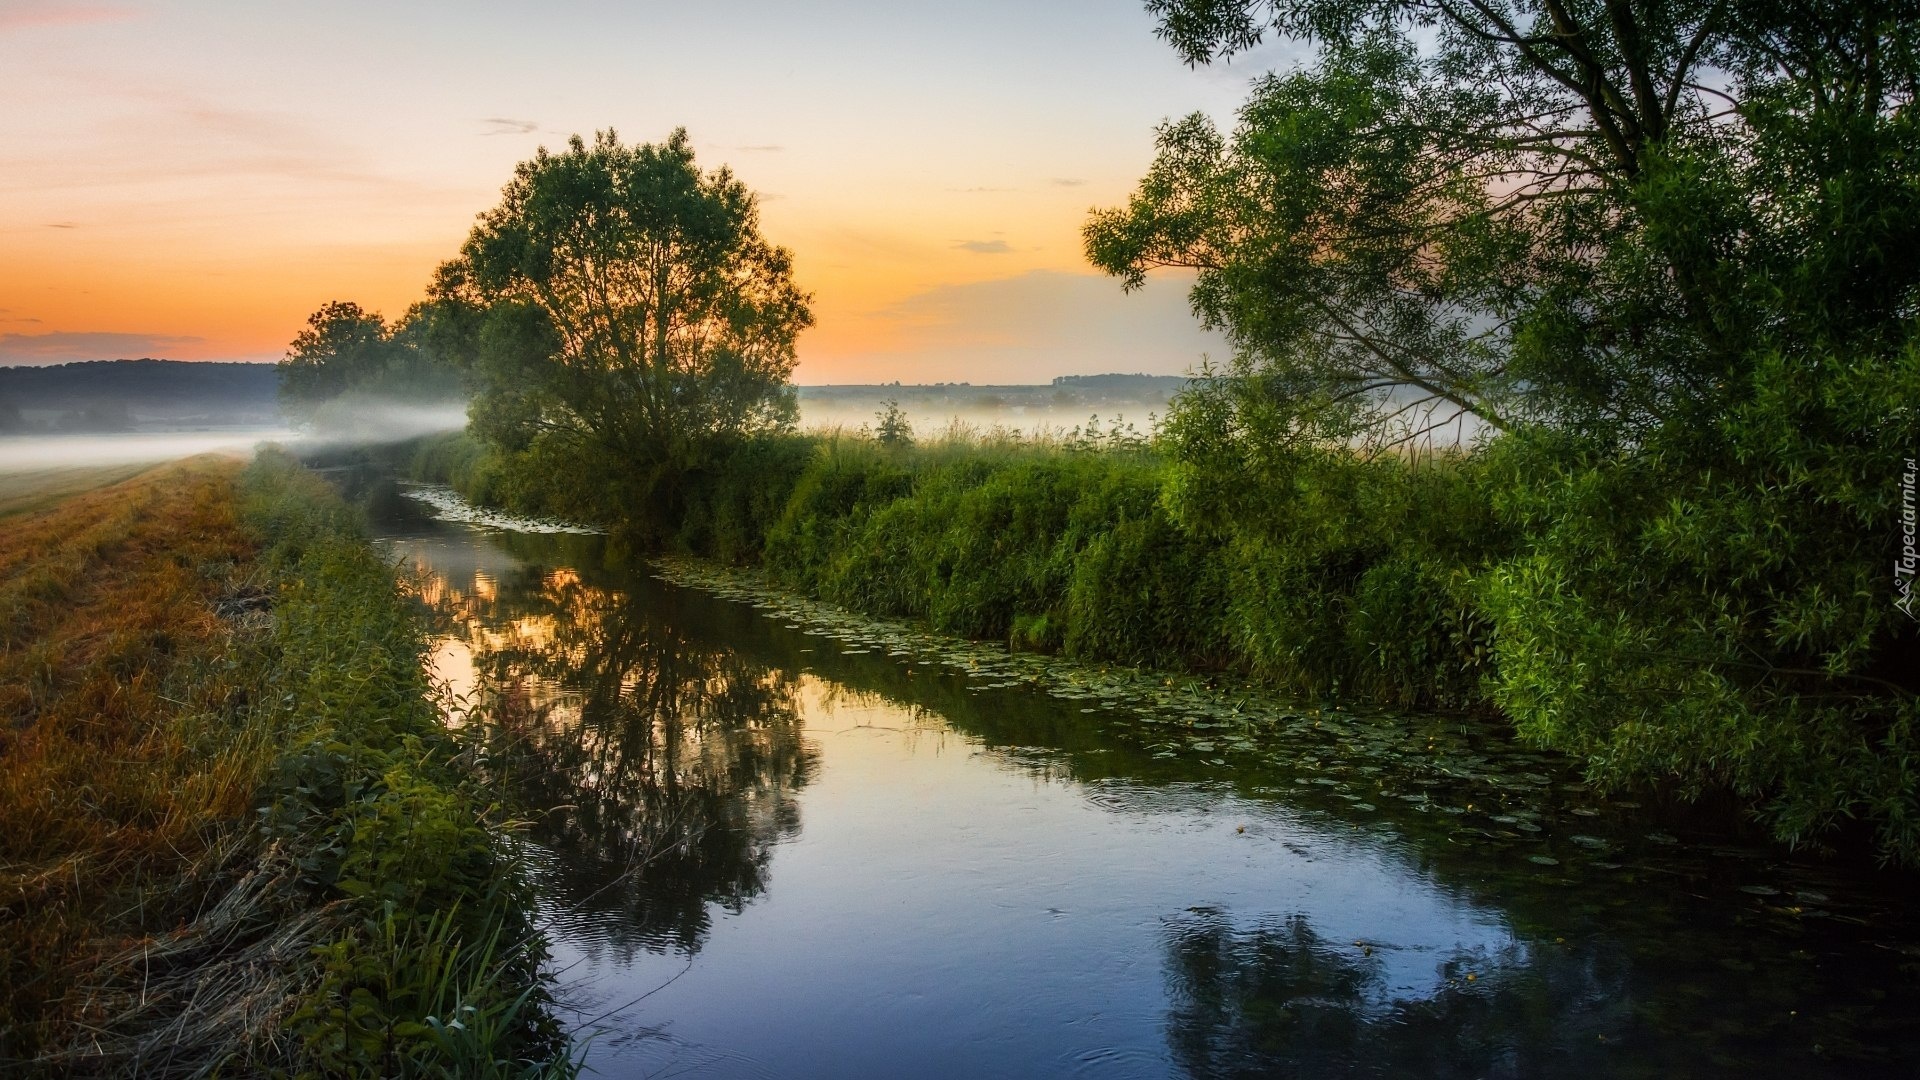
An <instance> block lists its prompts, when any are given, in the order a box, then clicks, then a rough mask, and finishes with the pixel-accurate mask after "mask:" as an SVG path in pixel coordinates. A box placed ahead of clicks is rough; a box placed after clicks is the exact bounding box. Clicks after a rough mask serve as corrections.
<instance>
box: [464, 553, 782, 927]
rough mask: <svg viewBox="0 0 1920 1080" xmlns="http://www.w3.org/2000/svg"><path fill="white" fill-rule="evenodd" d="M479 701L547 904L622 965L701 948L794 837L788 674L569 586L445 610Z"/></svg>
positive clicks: (533, 584) (530, 581)
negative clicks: (545, 853) (467, 654)
mask: <svg viewBox="0 0 1920 1080" xmlns="http://www.w3.org/2000/svg"><path fill="white" fill-rule="evenodd" d="M450 599H451V600H453V602H455V603H457V604H458V605H459V606H460V608H461V609H462V610H461V611H460V612H459V613H458V614H457V615H456V620H457V621H458V622H460V623H461V624H463V625H464V627H465V631H466V632H465V636H466V637H467V639H468V643H469V644H470V645H472V646H473V648H474V653H475V662H476V665H477V666H478V668H479V670H480V671H481V672H482V673H483V674H484V675H485V677H486V679H487V682H488V683H489V684H490V685H491V687H492V688H493V691H494V692H493V695H492V708H491V709H490V710H488V711H489V712H490V713H491V715H490V717H489V720H490V725H491V727H492V734H493V737H492V739H491V742H492V747H491V752H490V756H491V762H492V766H493V768H494V769H495V770H496V771H498V772H499V773H500V774H501V775H502V777H503V778H504V780H505V781H506V783H507V785H508V787H509V789H510V790H512V791H513V793H514V795H515V797H516V799H517V800H518V801H519V803H520V806H521V807H522V808H523V809H524V811H525V812H527V813H529V814H530V815H531V816H532V817H533V819H534V824H533V827H532V829H531V835H532V837H533V839H535V840H536V841H538V842H539V843H540V844H541V845H542V846H543V847H545V848H547V849H549V850H550V851H551V852H552V855H553V859H552V864H551V866H550V867H549V868H548V869H547V872H546V873H547V880H546V882H545V886H546V892H547V897H548V901H549V903H550V904H551V906H552V907H553V908H554V909H557V910H558V911H560V912H562V914H561V915H560V916H559V918H560V920H561V921H562V922H563V923H565V922H569V921H572V922H578V923H590V924H591V926H592V931H591V933H589V934H584V935H580V936H581V937H582V938H585V939H588V940H593V941H598V942H604V943H606V944H608V945H611V946H613V947H614V948H615V949H618V950H621V951H623V952H630V951H631V950H633V949H636V948H654V949H661V948H676V949H681V950H686V951H692V950H695V949H697V948H699V946H700V944H701V942H702V940H703V939H704V938H705V935H706V931H707V927H708V921H709V920H708V911H707V905H708V904H709V903H713V904H719V905H720V906H722V907H724V908H726V909H728V910H734V911H737V910H739V909H740V908H741V907H742V906H743V905H744V904H745V903H746V902H747V901H748V900H750V899H752V898H753V897H754V896H756V895H757V894H759V892H760V891H761V890H762V889H763V888H764V887H765V884H766V870H767V864H768V859H769V856H770V849H771V846H772V844H773V843H774V842H776V841H777V840H779V839H780V838H781V837H783V836H787V835H791V834H792V833H794V832H795V831H797V830H798V828H799V808H798V805H797V804H796V803H795V802H794V801H793V794H794V792H795V791H796V790H797V789H798V788H799V787H801V786H802V785H804V784H805V783H806V782H807V780H808V779H809V778H810V774H811V772H812V770H813V768H814V764H815V754H814V751H812V750H811V749H809V748H808V747H806V746H804V745H803V744H802V742H801V737H800V736H801V723H800V719H799V715H798V710H797V706H796V702H795V693H796V687H797V684H796V680H795V677H794V676H793V675H791V674H787V673H782V672H777V671H774V670H771V669H768V668H766V667H764V666H759V665H755V664H754V663H752V662H751V661H749V660H748V659H746V658H744V657H743V656H741V655H740V654H738V653H736V652H735V651H733V650H731V649H728V648H726V647H724V646H722V645H719V644H716V643H712V642H703V641H699V640H696V639H694V638H693V637H691V636H689V635H688V634H687V633H686V631H685V630H684V629H683V628H682V626H681V625H679V624H678V623H677V621H676V620H670V619H667V618H664V617H662V615H661V614H660V613H659V612H658V611H656V610H653V609H652V607H651V605H648V604H646V603H629V602H628V598H627V597H625V596H623V595H622V594H620V593H617V592H613V591H610V590H608V589H605V588H601V587H598V586H594V585H589V584H587V583H585V582H583V581H582V580H580V578H579V576H578V575H576V574H574V573H572V572H571V571H566V570H558V571H552V572H545V571H537V570H526V571H521V572H519V573H516V574H513V575H511V576H509V577H508V578H505V579H503V580H501V581H499V582H498V583H497V585H495V587H493V588H492V589H488V590H474V591H473V593H472V594H471V595H467V596H462V597H458V598H451V597H450Z"/></svg>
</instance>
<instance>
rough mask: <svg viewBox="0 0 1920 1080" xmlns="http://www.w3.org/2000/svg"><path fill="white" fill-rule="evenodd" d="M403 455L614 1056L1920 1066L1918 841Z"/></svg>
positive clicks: (1426, 1066) (496, 758)
mask: <svg viewBox="0 0 1920 1080" xmlns="http://www.w3.org/2000/svg"><path fill="white" fill-rule="evenodd" d="M399 494H400V493H398V492H395V491H393V490H391V489H389V490H387V491H386V493H385V497H382V498H378V499H376V500H374V502H373V505H374V507H375V514H376V525H377V530H378V533H379V538H380V540H381V542H382V543H383V544H385V545H386V546H387V547H388V548H389V550H390V551H391V552H393V553H394V555H395V556H396V558H397V559H398V560H399V561H401V562H402V563H403V564H404V565H405V566H406V567H407V568H408V569H409V571H410V572H411V573H412V574H413V580H414V582H415V587H416V589H417V590H418V592H419V594H420V595H421V597H422V598H423V599H424V600H425V601H426V602H427V603H428V604H429V606H430V607H431V608H432V610H433V612H434V613H435V617H436V619H437V621H438V631H437V633H438V635H439V636H438V637H437V639H436V643H435V648H434V652H433V656H432V663H433V667H434V670H435V672H436V674H437V675H438V676H439V677H440V678H441V679H443V680H445V682H446V683H447V685H448V686H449V687H450V688H451V690H452V691H453V692H454V693H455V694H457V695H458V699H459V701H460V702H461V703H462V704H461V705H460V706H459V707H458V708H457V709H456V710H455V711H456V713H457V716H456V721H455V722H459V723H465V724H478V725H482V730H483V731H484V732H485V733H486V743H487V745H488V747H489V752H488V758H487V768H488V769H489V770H490V771H491V772H492V773H493V774H494V775H495V776H497V777H498V778H499V779H500V780H501V783H502V785H503V789H504V790H505V791H506V792H507V793H508V797H509V798H510V799H511V802H512V810H513V812H514V813H515V814H517V815H518V816H520V817H522V818H524V819H525V820H526V821H527V822H529V824H528V826H527V828H526V830H525V836H526V843H527V845H528V852H529V856H528V857H529V858H530V860H531V861H532V863H533V865H534V867H535V870H536V879H537V882H538V888H539V892H540V917H541V919H542V922H543V924H544V925H545V926H546V927H547V929H548V932H549V935H550V937H551V939H552V942H553V959H552V967H553V968H554V970H555V971H556V972H558V982H559V986H560V989H561V997H562V1003H563V1007H564V1009H565V1016H566V1018H567V1019H568V1020H569V1022H570V1023H572V1024H573V1025H575V1026H576V1029H577V1031H578V1032H579V1034H580V1035H581V1037H582V1038H583V1039H584V1040H585V1046H586V1051H585V1052H586V1057H587V1063H588V1064H589V1065H590V1066H591V1067H592V1069H594V1070H595V1071H596V1072H597V1073H598V1074H599V1075H602V1076H609V1077H643V1076H690V1077H822V1078H825V1077H833V1078H840V1080H847V1078H861V1077H918V1078H946V1077H954V1078H959V1077H967V1078H977V1077H1077V1076H1089V1077H1095V1076H1097V1077H1266V1076H1301V1077H1319V1076H1355V1075H1357V1076H1380V1077H1397V1076H1409V1077H1463V1078H1464V1077H1552V1076H1565V1077H1608V1076H1636V1077H1637V1076H1646V1077H1680V1076H1703V1077H1705V1076H1740V1077H1762V1076H1782V1077H1786V1076H1792V1077H1807V1076H1834V1077H1856V1076H1875V1075H1888V1076H1911V1075H1920V1071H1917V1070H1920V992H1917V991H1916V983H1917V981H1920V976H1917V974H1916V972H1920V932H1917V929H1916V926H1915V922H1914V918H1913V916H1912V914H1911V912H1910V909H1909V908H1908V907H1907V906H1906V904H1905V902H1904V901H1905V897H1904V896H1903V894H1902V890H1903V888H1904V886H1905V885H1906V884H1910V879H1907V878H1894V877H1890V876H1888V875H1878V874H1873V873H1868V872H1862V871H1858V870H1846V869H1842V868H1836V867H1833V866H1829V865H1825V864H1822V863H1820V862H1819V861H1817V860H1808V859H1795V858H1789V857H1787V856H1786V855H1785V854H1783V853H1782V852H1780V851H1779V850H1777V849H1774V848H1770V847H1768V846H1767V845H1765V844H1763V843H1758V842H1756V841H1755V840H1754V839H1753V838H1752V837H1750V836H1745V835H1742V834H1740V833H1738V832H1737V831H1729V830H1728V829H1727V828H1725V827H1722V826H1714V825H1711V824H1710V823H1701V820H1700V819H1701V815H1693V816H1692V817H1689V816H1688V815H1685V814H1676V813H1674V812H1672V811H1669V810H1662V809H1661V808H1659V807H1650V806H1639V805H1636V804H1635V803H1634V802H1632V801H1631V800H1618V799H1615V800H1607V799H1601V798H1599V797H1598V796H1596V795H1594V794H1593V793H1591V792H1588V791H1587V790H1586V789H1585V785H1583V784H1581V783H1580V782H1579V777H1578V774H1577V772H1575V771H1574V770H1572V769H1570V768H1569V767H1568V766H1567V764H1566V763H1565V762H1562V761H1559V760H1558V759H1555V758H1553V757H1551V756H1550V755H1542V754H1536V753H1530V752H1528V751H1526V750H1524V749H1523V748H1518V747H1511V746H1506V745H1503V744H1501V742H1500V740H1499V739H1498V738H1497V736H1495V735H1489V734H1488V733H1487V731H1486V730H1484V729H1482V728H1480V727H1477V726H1475V725H1474V724H1472V723H1471V722H1469V721H1466V720H1462V719H1460V718H1454V717H1404V716H1394V717H1388V716H1378V715H1368V714H1365V713H1354V712H1351V711H1342V710H1339V709H1335V708H1332V707H1331V706H1330V705H1328V704H1326V703H1320V704H1319V705H1316V706H1313V707H1299V706H1287V705H1285V704H1284V703H1280V704H1275V703H1258V702H1251V699H1248V698H1246V697H1245V695H1244V694H1241V696H1240V697H1239V698H1237V699H1236V700H1235V701H1234V703H1232V704H1231V705H1230V706H1222V705H1220V704H1219V703H1217V702H1216V703H1211V704H1210V703H1208V702H1207V701H1206V700H1204V699H1202V698H1200V697H1194V696H1192V695H1191V694H1189V696H1187V697H1180V696H1178V695H1177V694H1176V693H1175V692H1174V691H1171V690H1167V689H1164V687H1165V686H1166V685H1170V684H1167V683H1165V681H1164V680H1162V681H1156V680H1153V679H1148V678H1143V677H1141V676H1138V675H1136V674H1134V673H1130V672H1103V671H1102V670H1101V669H1097V668H1087V669H1070V668H1067V667H1064V666H1058V665H1052V664H1050V663H1049V662H1047V661H1044V660H1040V659H1038V658H1022V657H1011V658H1009V657H1005V656H1004V650H996V649H993V648H991V647H973V646H965V645H961V644H958V643H948V644H944V645H943V644H940V643H939V642H937V641H934V640H933V639H930V638H927V639H923V638H921V637H915V636H914V635H913V634H912V633H910V632H908V631H906V630H902V629H900V628H887V627H884V626H882V627H879V628H877V629H876V628H873V627H869V626H867V625H866V624H864V623H863V622H862V621H861V620H853V619H847V618H843V617H839V616H835V615H833V614H832V613H830V612H822V611H819V610H818V609H812V608H808V607H806V606H804V605H795V604H791V603H784V602H782V601H780V600H778V599H777V598H769V597H768V596H766V595H764V594H758V593H755V592H753V591H752V589H751V588H746V589H738V588H736V589H727V588H724V587H723V588H722V589H721V591H720V592H719V593H716V592H715V591H713V590H711V589H705V588H695V587H688V586H686V585H681V584H672V583H669V582H668V581H663V580H660V579H659V578H658V577H657V576H656V573H657V571H656V570H655V568H653V567H650V566H648V565H646V564H634V563H628V562H624V561H623V560H621V559H620V558H618V557H617V556H616V554H614V553H613V552H611V551H610V548H609V545H608V543H607V542H606V541H604V540H603V539H601V538H599V537H595V536H588V535H573V534H567V533H554V532H528V531H521V530H517V529H514V528H511V527H503V525H504V524H510V523H502V522H498V521H495V522H493V523H491V524H483V523H475V522H463V521H456V520H448V516H447V514H446V512H445V511H446V507H447V505H448V504H447V500H446V499H445V498H444V497H442V498H441V499H440V507H439V508H437V509H436V508H435V507H434V506H430V505H428V504H426V503H423V502H420V501H418V500H416V499H413V498H404V497H399ZM455 516H457V515H455ZM699 574H700V571H698V570H697V568H696V569H692V570H688V569H685V568H682V569H681V570H680V571H677V572H676V573H673V574H670V575H669V576H674V577H677V578H679V579H681V580H687V579H688V578H689V576H690V575H691V576H692V577H695V578H698V577H699ZM1181 685H1183V686H1184V685H1186V684H1181ZM1190 689H1191V688H1190V687H1189V690H1190ZM1180 693H1183V694H1185V693H1188V691H1187V690H1182V691H1180ZM1236 693H1238V691H1236ZM1169 710H1171V711H1169ZM1261 725H1266V726H1265V727H1262V726H1261ZM1249 732H1255V733H1258V732H1265V734H1264V735H1260V736H1259V737H1258V738H1255V737H1253V736H1252V735H1249V734H1248V733H1249ZM1706 820H1707V821H1708V822H1710V821H1711V819H1706Z"/></svg>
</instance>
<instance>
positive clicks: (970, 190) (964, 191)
mask: <svg viewBox="0 0 1920 1080" xmlns="http://www.w3.org/2000/svg"><path fill="white" fill-rule="evenodd" d="M947 190H948V191H952V192H957V193H959V194H961V195H991V194H995V193H998V192H1006V191H1019V190H1020V189H1019V188H1010V187H950V188H948V189H947Z"/></svg>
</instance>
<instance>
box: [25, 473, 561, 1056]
mask: <svg viewBox="0 0 1920 1080" xmlns="http://www.w3.org/2000/svg"><path fill="white" fill-rule="evenodd" d="M237 471H238V465H237V464H234V463H230V462H229V463H215V462H196V463H193V464H191V465H188V466H183V467H179V468H175V469H171V470H165V471H160V472H156V473H152V474H149V475H147V476H143V477H141V478H139V479H137V480H134V481H131V482H129V483H127V484H123V485H119V486H117V487H114V488H110V489H106V490H103V491H100V492H98V493H96V494H93V495H87V496H81V497H79V498H78V499H75V500H72V501H70V502H68V503H67V504H64V505H62V506H61V507H59V508H57V509H55V510H53V511H50V512H48V513H44V514H41V515H34V516H29V517H24V518H19V519H16V520H15V521H14V522H10V525H12V526H14V527H13V528H10V530H9V532H8V533H7V536H6V540H5V542H4V543H0V618H4V622H3V623H0V646H4V649H3V650H0V669H3V670H0V674H3V675H4V676H5V677H4V680H0V687H3V688H4V690H0V709H4V715H3V717H0V718H3V719H4V720H5V721H6V723H4V724H0V872H3V873H4V877H0V887H4V890H5V891H4V894H0V902H3V903H4V905H5V906H4V913H5V917H4V919H0V950H4V963H5V972H4V974H5V978H6V986H5V992H4V993H0V1063H4V1066H5V1068H6V1070H7V1071H8V1072H9V1074H13V1073H22V1074H27V1073H47V1074H61V1075H66V1074H72V1073H87V1074H96V1073H98V1074H109V1075H138V1076H171V1075H200V1074H204V1073H205V1072H207V1071H208V1070H218V1071H223V1072H225V1073H228V1074H244V1075H254V1074H261V1073H285V1074H289V1075H329V1076H412V1075H434V1076H439V1075H463V1076H464V1075H475V1076H532V1075H549V1074H556V1073H559V1074H564V1073H568V1072H571V1069H572V1066H571V1063H570V1062H569V1061H568V1059H567V1056H566V1052H565V1042H564V1039H563V1038H562V1037H561V1035H560V1033H559V1032H558V1030H557V1029H556V1027H555V1025H554V1022H553V1021H552V1019H551V1018H550V1017H549V1015H548V1014H547V1012H546V1010H545V1008H544V1006H545V1001H546V999H545V991H544V984H543V983H542V981H541V979H540V964H541V961H542V958H543V955H544V954H543V951H542V945H541V940H540V938H539V936H538V935H537V934H536V933H535V932H534V931H533V930H532V928H531V926H530V924H529V921H528V918H527V914H526V913H527V911H528V910H529V907H530V897H529V895H528V886H527V884H526V878H525V876H524V874H523V873H522V871H521V868H520V867H519V865H518V864H517V863H516V862H515V860H514V858H513V857H512V855H511V853H510V850H509V848H508V846H507V844H506V841H505V840H504V838H503V837H502V835H501V832H500V830H499V828H498V826H497V824H496V822H495V815H494V813H493V812H492V810H491V808H490V800H489V797H488V795H487V792H486V789H485V788H484V786H483V785H482V784H481V782H480V781H479V780H478V779H477V777H476V775H475V774H474V772H473V771H472V770H471V769H470V768H468V767H466V766H464V765H462V764H461V760H462V756H461V755H462V753H463V747H462V746H461V745H460V743H459V742H458V741H457V740H456V739H455V738H454V737H453V736H452V735H450V734H448V733H447V731H446V730H445V729H444V728H443V727H442V725H441V724H440V722H439V716H438V713H437V711H436V707H435V705H434V703H433V701H432V699H431V696H430V693H429V687H428V685H427V682H426V677H425V675H424V673H423V671H422V668H421V665H420V657H421V652H422V649H423V647H424V641H423V638H422V636H421V631H420V627H419V623H418V622H417V621H416V619H415V616H414V614H413V612H412V611H411V610H410V609H409V608H408V607H407V606H406V604H405V602H404V601H403V599H402V597H401V595H400V594H399V592H398V590H397V588H396V584H395V581H394V578H393V574H392V571H391V569H390V568H389V567H388V566H387V565H386V564H385V563H384V562H383V561H382V560H381V559H380V558H379V556H378V555H376V554H375V553H374V551H373V550H372V548H371V547H370V546H369V545H368V544H367V542H366V540H365V538H364V536H363V535H362V534H361V533H360V531H359V529H358V525H357V522H356V520H355V518H354V515H353V514H352V513H351V512H349V511H348V509H347V508H346V507H345V506H344V505H343V504H342V503H341V502H340V500H339V499H338V497H337V496H335V495H334V494H333V492H332V491H331V490H330V489H329V488H327V487H326V486H325V485H324V484H323V483H321V482H320V481H319V480H318V479H317V478H315V477H314V476H312V475H311V474H308V473H305V472H304V471H303V470H302V469H301V468H300V467H299V466H298V465H297V464H296V463H294V462H293V461H292V460H291V459H290V458H288V457H286V456H285V455H282V454H278V453H269V454H265V455H263V456H262V457H261V458H260V459H259V460H258V461H257V462H256V463H255V464H254V465H253V466H251V467H249V468H248V469H247V470H246V472H245V473H244V474H243V475H238V476H236V473H237Z"/></svg>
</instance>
